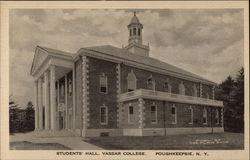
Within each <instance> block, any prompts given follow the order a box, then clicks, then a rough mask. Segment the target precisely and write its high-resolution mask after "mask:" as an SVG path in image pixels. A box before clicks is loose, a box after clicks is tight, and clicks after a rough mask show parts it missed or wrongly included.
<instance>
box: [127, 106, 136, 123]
mask: <svg viewBox="0 0 250 160" xmlns="http://www.w3.org/2000/svg"><path fill="white" fill-rule="evenodd" d="M134 118H135V115H134V107H133V106H132V104H129V107H128V123H129V124H132V123H134Z"/></svg>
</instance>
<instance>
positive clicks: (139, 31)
mask: <svg viewBox="0 0 250 160" xmlns="http://www.w3.org/2000/svg"><path fill="white" fill-rule="evenodd" d="M138 36H141V29H140V28H138Z"/></svg>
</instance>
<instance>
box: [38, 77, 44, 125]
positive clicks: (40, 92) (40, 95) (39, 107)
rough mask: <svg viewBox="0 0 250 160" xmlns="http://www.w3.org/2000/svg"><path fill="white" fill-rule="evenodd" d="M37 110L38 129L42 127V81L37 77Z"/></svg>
mask: <svg viewBox="0 0 250 160" xmlns="http://www.w3.org/2000/svg"><path fill="white" fill-rule="evenodd" d="M38 110H39V111H38V112H39V122H38V123H39V130H42V129H43V83H42V78H41V77H40V78H39V79H38Z"/></svg>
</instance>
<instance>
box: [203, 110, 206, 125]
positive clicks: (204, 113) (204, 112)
mask: <svg viewBox="0 0 250 160" xmlns="http://www.w3.org/2000/svg"><path fill="white" fill-rule="evenodd" d="M202 115H203V116H202V123H203V124H207V109H206V108H204V109H203V114H202Z"/></svg>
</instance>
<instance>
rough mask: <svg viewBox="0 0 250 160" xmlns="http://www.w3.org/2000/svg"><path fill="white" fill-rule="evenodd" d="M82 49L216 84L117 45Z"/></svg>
mask: <svg viewBox="0 0 250 160" xmlns="http://www.w3.org/2000/svg"><path fill="white" fill-rule="evenodd" d="M83 49H86V50H89V51H94V52H97V53H100V54H102V53H105V54H108V55H110V56H112V57H117V58H119V59H124V60H129V61H132V62H136V63H140V64H144V65H147V66H151V67H154V68H159V69H163V70H167V71H169V72H173V73H177V74H181V75H185V76H188V77H192V78H196V79H199V80H202V81H205V82H207V83H210V84H211V83H212V84H216V83H214V82H212V81H209V80H207V79H205V78H203V77H201V76H198V75H196V74H194V73H191V72H189V71H186V70H184V69H181V68H178V67H176V66H174V65H171V64H168V63H166V62H163V61H160V60H157V59H154V58H151V57H146V56H140V55H136V54H133V53H131V52H129V51H128V50H126V49H124V48H117V47H114V46H111V45H104V46H95V47H86V48H83Z"/></svg>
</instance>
